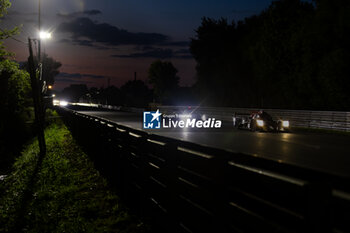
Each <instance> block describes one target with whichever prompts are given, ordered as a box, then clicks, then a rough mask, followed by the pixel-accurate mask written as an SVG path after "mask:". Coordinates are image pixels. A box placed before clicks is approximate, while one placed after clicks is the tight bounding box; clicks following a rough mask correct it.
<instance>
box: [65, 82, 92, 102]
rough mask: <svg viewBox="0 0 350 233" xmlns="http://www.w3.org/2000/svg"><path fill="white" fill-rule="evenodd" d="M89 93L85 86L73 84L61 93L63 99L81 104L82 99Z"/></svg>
mask: <svg viewBox="0 0 350 233" xmlns="http://www.w3.org/2000/svg"><path fill="white" fill-rule="evenodd" d="M86 93H88V88H87V86H86V85H85V84H71V85H70V86H69V87H66V88H64V89H63V90H62V92H61V95H60V96H61V97H63V98H64V99H65V100H67V101H70V102H79V99H80V97H82V96H84V95H85V94H86Z"/></svg>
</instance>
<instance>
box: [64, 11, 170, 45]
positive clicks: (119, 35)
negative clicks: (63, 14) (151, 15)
mask: <svg viewBox="0 0 350 233" xmlns="http://www.w3.org/2000/svg"><path fill="white" fill-rule="evenodd" d="M58 30H59V31H60V32H68V33H71V34H72V38H73V40H78V39H81V38H84V39H88V40H90V41H91V42H92V43H95V42H98V43H103V44H105V45H108V46H117V45H155V44H164V43H167V42H168V40H169V37H168V36H166V35H163V34H160V33H143V32H138V33H133V32H129V31H127V30H124V29H119V28H117V27H115V26H112V25H110V24H107V23H97V22H93V21H92V20H91V19H89V18H86V17H84V18H77V19H74V20H72V21H70V22H65V23H62V24H60V25H59V27H58Z"/></svg>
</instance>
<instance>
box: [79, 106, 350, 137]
mask: <svg viewBox="0 0 350 233" xmlns="http://www.w3.org/2000/svg"><path fill="white" fill-rule="evenodd" d="M76 105H77V106H82V107H90V108H102V109H106V110H122V111H128V112H135V113H141V112H143V111H144V109H143V108H133V107H120V106H112V105H101V104H98V105H97V104H90V105H87V104H84V103H78V104H76ZM159 109H160V110H161V111H162V112H181V111H184V110H189V111H196V112H198V113H200V114H207V115H210V116H211V117H216V118H217V119H221V120H225V121H232V117H233V115H234V114H235V113H247V112H251V111H258V110H260V109H253V108H223V107H198V106H190V109H189V106H159ZM264 110H265V111H267V112H268V113H269V114H271V116H272V117H274V118H276V119H279V118H281V119H286V120H289V121H290V123H291V125H292V126H295V127H305V128H316V129H329V130H338V131H347V132H350V112H339V111H308V110H283V109H264Z"/></svg>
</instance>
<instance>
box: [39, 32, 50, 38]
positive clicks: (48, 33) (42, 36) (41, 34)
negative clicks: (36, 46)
mask: <svg viewBox="0 0 350 233" xmlns="http://www.w3.org/2000/svg"><path fill="white" fill-rule="evenodd" d="M39 37H40V39H42V40H46V39H51V37H52V35H51V33H50V32H44V31H41V32H40V33H39Z"/></svg>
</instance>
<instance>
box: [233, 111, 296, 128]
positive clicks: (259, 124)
mask: <svg viewBox="0 0 350 233" xmlns="http://www.w3.org/2000/svg"><path fill="white" fill-rule="evenodd" d="M233 125H234V126H235V127H236V128H239V129H249V130H251V131H289V129H290V125H289V121H287V120H282V119H278V120H274V119H273V118H272V117H271V116H270V115H269V114H268V113H267V112H265V111H258V112H252V113H251V114H234V116H233Z"/></svg>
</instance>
